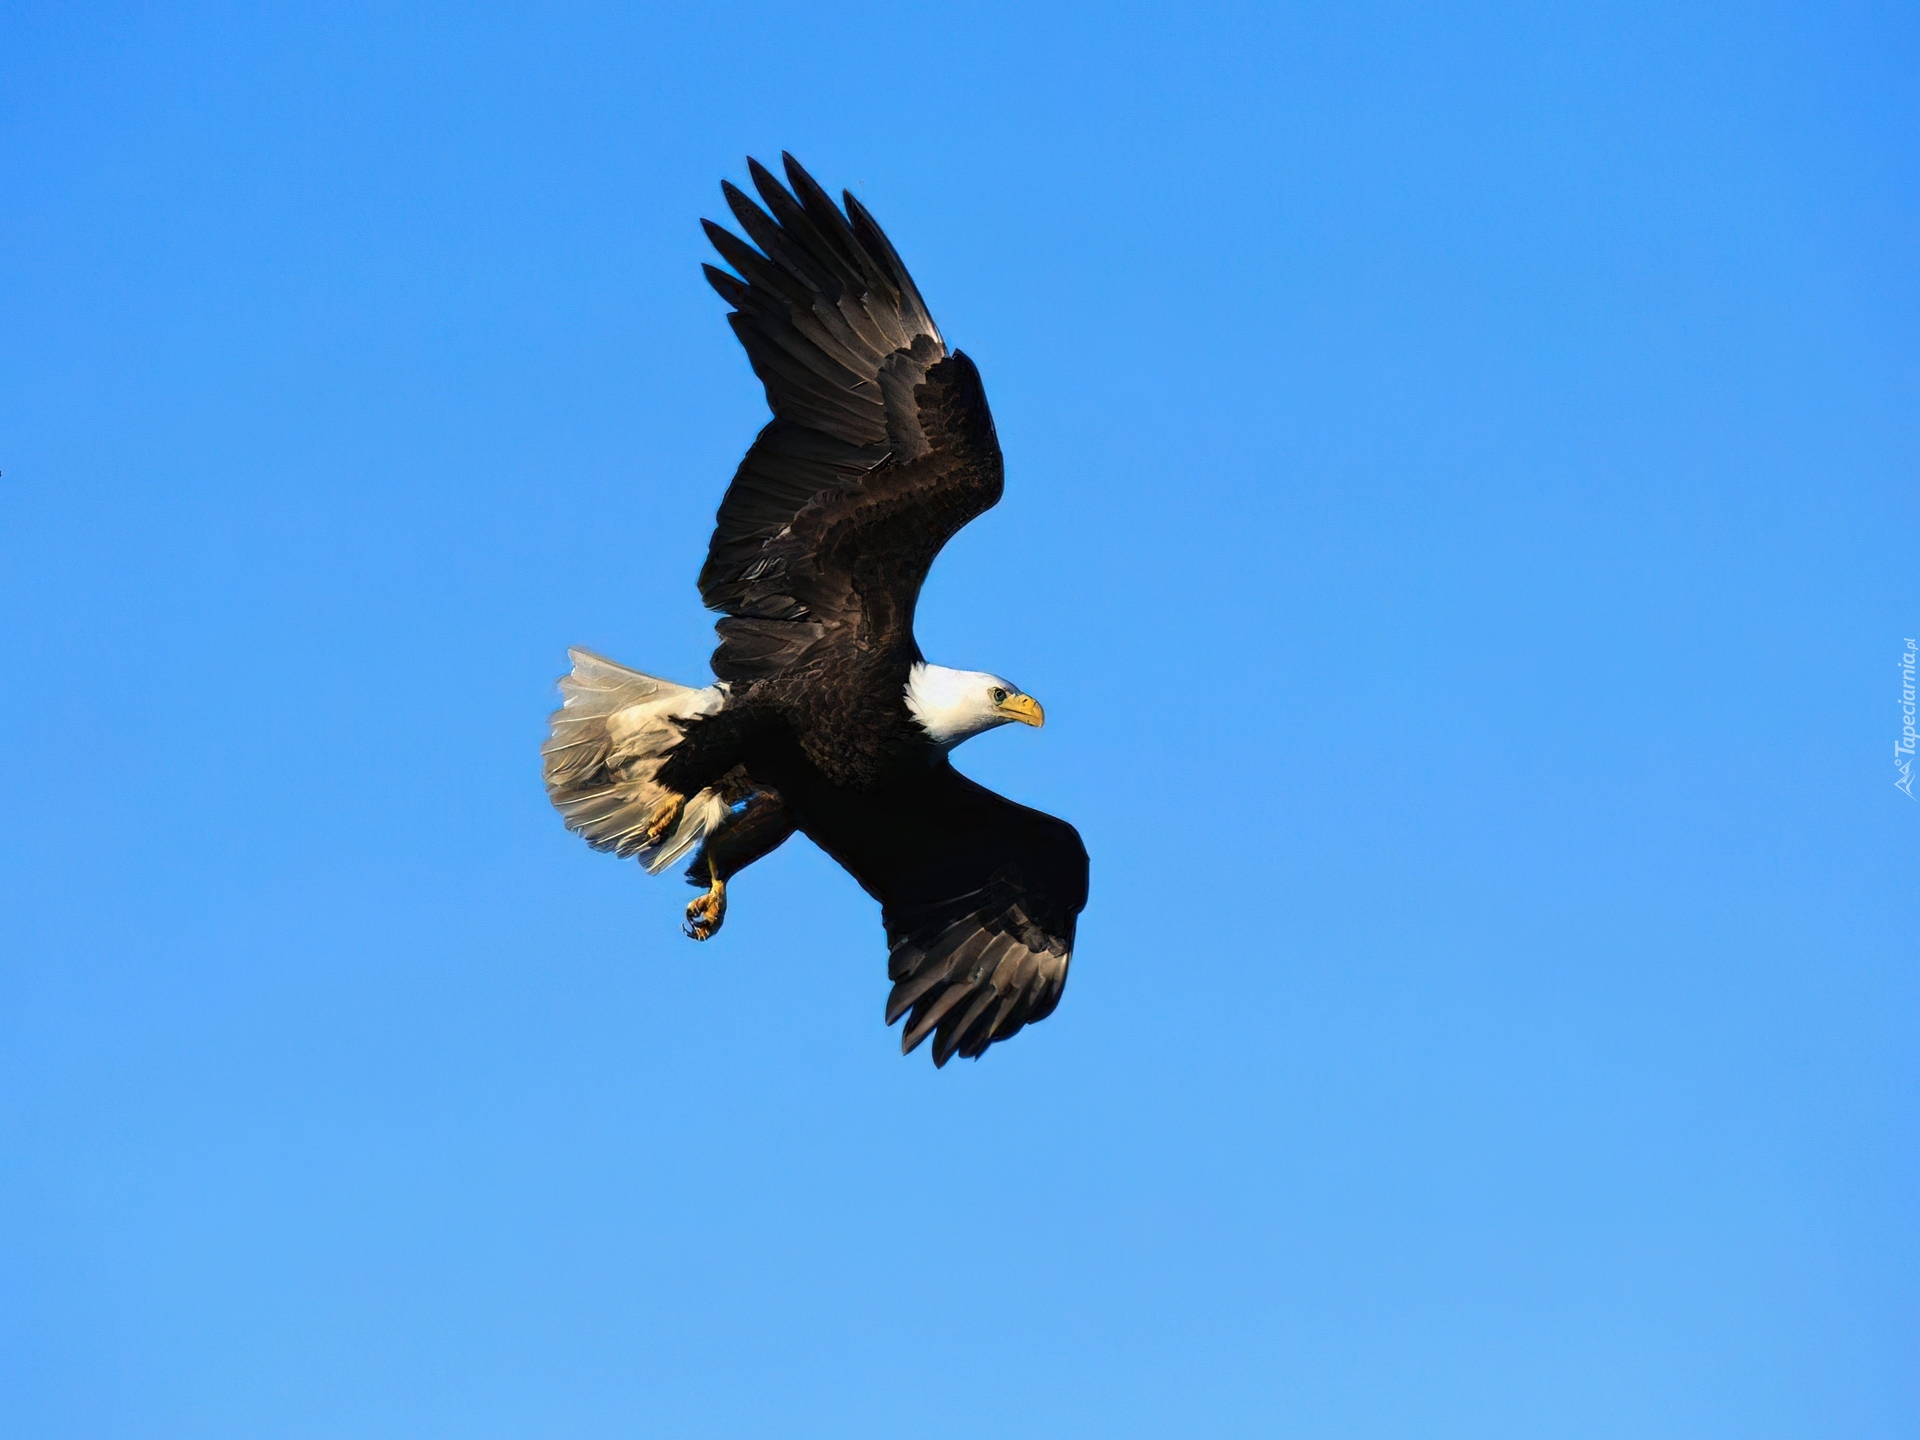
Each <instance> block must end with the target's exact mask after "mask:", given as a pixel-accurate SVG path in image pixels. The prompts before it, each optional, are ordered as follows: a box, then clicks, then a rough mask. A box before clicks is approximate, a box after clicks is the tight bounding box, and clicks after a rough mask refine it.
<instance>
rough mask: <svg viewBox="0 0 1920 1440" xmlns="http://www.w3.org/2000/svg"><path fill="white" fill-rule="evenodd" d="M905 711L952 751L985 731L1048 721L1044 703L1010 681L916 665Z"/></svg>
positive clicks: (980, 673) (974, 672) (910, 675)
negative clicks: (1013, 722) (997, 726)
mask: <svg viewBox="0 0 1920 1440" xmlns="http://www.w3.org/2000/svg"><path fill="white" fill-rule="evenodd" d="M907 709H908V710H909V711H910V712H911V713H912V715H913V718H914V719H916V720H918V721H919V722H920V726H921V728H922V729H924V730H925V731H926V732H927V734H928V735H930V736H932V737H933V743H934V744H936V745H938V746H940V747H941V748H942V749H945V750H951V749H952V748H953V747H954V746H955V745H958V744H959V743H960V742H961V741H962V740H970V739H972V738H973V737H974V736H975V735H978V734H980V733H981V732H982V731H984V730H991V729H993V728H994V727H995V726H996V725H1005V724H1007V723H1009V722H1010V721H1015V720H1017V721H1019V722H1020V723H1021V724H1022V725H1042V724H1045V723H1046V719H1047V716H1046V712H1045V711H1044V710H1042V709H1041V708H1040V702H1039V701H1038V700H1036V699H1034V698H1033V697H1032V696H1031V695H1028V694H1026V693H1024V692H1023V691H1022V690H1021V689H1020V687H1019V686H1018V685H1016V684H1014V683H1013V682H1012V681H1011V680H1002V679H1001V678H1000V677H999V676H998V675H989V674H987V673H986V672H985V671H982V670H949V669H947V667H946V666H944V665H928V664H925V663H921V664H918V665H915V666H914V667H913V669H912V670H911V671H910V672H908V675H907Z"/></svg>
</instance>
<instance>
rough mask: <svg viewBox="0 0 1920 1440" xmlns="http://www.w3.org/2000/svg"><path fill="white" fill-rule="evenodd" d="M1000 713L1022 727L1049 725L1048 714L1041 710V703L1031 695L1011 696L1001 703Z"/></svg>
mask: <svg viewBox="0 0 1920 1440" xmlns="http://www.w3.org/2000/svg"><path fill="white" fill-rule="evenodd" d="M1000 713H1001V714H1002V715H1004V716H1006V717H1007V718H1008V719H1009V720H1018V721H1019V722H1020V723H1021V724H1022V725H1044V724H1046V723H1047V712H1046V711H1044V710H1042V709H1041V708H1040V702H1039V701H1038V700H1036V699H1034V698H1033V696H1031V695H1009V696H1008V697H1007V698H1006V699H1005V700H1002V701H1001V702H1000Z"/></svg>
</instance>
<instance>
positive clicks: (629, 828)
mask: <svg viewBox="0 0 1920 1440" xmlns="http://www.w3.org/2000/svg"><path fill="white" fill-rule="evenodd" d="M567 655H568V658H570V659H571V660H572V661H573V673H572V674H571V675H568V676H565V677H564V678H563V679H562V680H561V681H560V694H561V695H562V697H564V699H563V703H562V704H561V706H560V708H559V709H558V710H556V711H554V712H553V715H552V717H551V720H550V722H549V723H550V724H551V726H552V734H551V735H550V736H549V737H548V739H547V743H546V744H544V745H542V746H541V747H540V753H541V755H542V756H543V757H545V761H544V766H543V769H544V772H545V776H546V782H547V798H548V799H550V800H552V801H553V806H554V809H556V810H558V811H559V812H560V815H561V818H562V819H564V820H565V821H566V823H567V828H568V829H569V830H571V831H573V832H574V833H575V834H576V835H579V836H580V837H581V838H582V839H584V840H585V841H586V842H587V843H588V844H589V845H591V846H593V848H594V849H596V850H611V851H612V852H613V853H614V854H615V855H618V856H620V857H622V858H623V859H624V858H626V857H628V856H634V857H637V858H638V859H639V861H640V863H641V864H642V865H644V866H646V867H647V871H648V873H649V874H657V873H659V872H660V871H661V870H664V869H665V868H666V867H667V866H669V865H671V864H672V863H673V862H674V861H675V860H678V859H679V858H680V857H681V856H682V855H684V854H686V853H687V851H689V850H691V849H692V848H693V847H694V846H695V845H697V844H698V843H699V842H700V839H701V837H702V836H704V835H705V834H706V833H707V832H708V831H709V830H711V829H712V828H713V827H714V826H716V825H718V824H719V823H720V821H721V820H722V819H723V818H724V817H725V816H726V813H727V803H726V801H725V800H723V799H721V798H720V796H719V795H717V794H715V793H714V792H713V791H712V790H702V791H701V792H700V793H699V794H698V795H693V796H690V797H688V799H687V803H686V808H685V809H684V810H682V811H681V814H680V819H679V822H678V823H677V824H675V826H674V827H673V829H672V830H671V831H669V832H668V833H667V834H666V835H665V836H664V837H663V838H662V839H661V840H660V842H659V843H658V844H656V845H649V844H647V831H648V830H649V829H650V828H651V827H652V825H653V823H654V821H655V820H656V819H657V818H658V817H659V815H660V814H661V812H662V810H663V809H664V808H665V807H666V806H667V805H668V804H669V803H670V802H671V800H672V799H673V796H672V794H671V792H669V791H668V790H667V789H666V787H664V786H662V785H660V784H659V783H657V780H656V777H657V776H658V775H659V773H660V765H661V762H662V761H663V760H664V759H665V758H666V754H667V752H668V751H669V750H671V749H672V748H673V747H674V746H675V745H677V744H679V743H680V738H681V735H682V733H683V732H682V730H681V728H680V725H679V724H678V723H677V722H679V721H682V720H687V719H692V718H694V717H696V716H702V715H712V714H714V713H716V712H717V711H719V710H720V709H722V708H723V707H724V706H725V705H726V703H727V691H726V687H725V686H724V685H709V686H707V687H706V688H705V689H703V690H695V689H692V688H691V687H689V686H686V685H675V684H674V683H673V682H672V681H670V680H661V679H659V678H657V677H655V676H652V675H643V674H641V673H640V672H639V671H638V670H629V669H628V668H627V667H626V666H624V665H616V664H615V663H614V662H613V661H611V660H608V659H606V658H605V657H604V656H600V655H596V654H594V653H593V652H592V651H591V650H569V651H568V652H567Z"/></svg>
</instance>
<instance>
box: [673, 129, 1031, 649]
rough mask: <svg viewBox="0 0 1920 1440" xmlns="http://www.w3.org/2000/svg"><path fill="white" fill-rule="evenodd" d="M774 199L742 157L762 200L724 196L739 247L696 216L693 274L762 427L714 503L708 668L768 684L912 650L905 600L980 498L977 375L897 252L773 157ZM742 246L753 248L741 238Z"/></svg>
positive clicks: (983, 473)
mask: <svg viewBox="0 0 1920 1440" xmlns="http://www.w3.org/2000/svg"><path fill="white" fill-rule="evenodd" d="M784 158H785V162H786V171H787V178H788V181H789V182H790V183H791V185H792V187H793V188H792V190H791V191H789V190H788V189H786V188H785V187H784V186H782V185H781V184H780V182H779V181H778V180H776V179H775V178H774V177H773V175H772V174H771V173H769V172H768V171H767V170H766V168H765V167H764V166H762V165H760V164H759V163H758V162H756V161H749V162H748V168H749V171H750V173H751V174H752V177H753V183H754V188H755V189H757V190H758V191H759V192H760V196H761V199H762V200H763V201H764V202H765V204H766V209H764V210H763V209H761V208H760V206H758V205H756V204H754V202H753V201H752V200H751V199H749V198H748V197H747V196H746V195H745V194H743V193H742V192H741V191H739V190H738V189H736V188H734V187H733V186H731V185H726V186H723V187H722V188H723V190H724V191H725V194H726V198H727V204H728V206H729V208H730V209H731V210H732V212H733V215H734V218H735V219H736V220H737V221H738V222H739V224H740V227H741V228H742V229H743V230H745V231H746V233H747V235H748V237H749V238H750V239H751V240H752V241H753V244H752V245H749V244H747V243H746V242H745V241H743V240H741V239H739V238H738V237H737V236H735V235H733V234H731V233H729V232H728V231H726V230H724V229H722V228H721V227H720V226H718V225H715V224H713V223H712V222H711V221H708V222H706V230H707V234H708V236H709V237H710V238H711V239H712V241H713V244H714V248H715V249H717V250H718V251H719V252H720V255H721V258H723V259H724V260H725V261H726V262H727V263H728V264H729V265H731V266H732V267H733V268H734V269H735V270H736V271H737V272H739V273H738V275H729V274H727V273H726V272H725V271H723V270H719V269H716V268H714V267H713V266H711V265H709V266H707V267H706V274H707V279H708V280H709V281H710V282H711V283H712V285H713V288H714V289H715V290H717V291H719V293H720V295H721V297H722V298H723V299H725V300H726V301H727V302H728V303H729V304H730V305H732V306H733V307H734V308H733V313H732V314H731V315H730V316H729V317H728V320H729V322H730V323H731V324H732V326H733V330H734V333H735V334H736V335H738V336H739V337H740V343H741V344H742V346H744V347H745V349H746V352H747V358H748V359H749V361H751V362H752V365H753V369H754V373H755V374H757V375H758V376H759V377H760V380H761V382H762V384H764V385H765V387H766V392H767V405H768V407H769V408H770V409H771V410H772V411H773V420H772V422H771V423H770V424H768V425H767V427H766V428H765V429H764V430H762V431H761V432H760V435H759V437H758V438H757V439H756V440H755V441H754V443H753V446H752V448H751V449H749V450H748V451H747V454H746V458H745V459H744V460H742V461H741V462H740V468H739V470H738V471H737V472H736V473H735V474H734V477H733V483H732V484H731V485H730V486H729V487H728V489H727V493H726V497H725V498H724V499H723V500H722V501H721V503H720V511H719V514H718V516H717V517H716V524H715V528H714V532H713V540H712V542H711V544H710V545H709V547H708V551H707V562H706V565H705V566H704V567H703V568H702V569H701V571H700V594H701V598H702V599H703V600H705V602H706V603H707V605H708V607H709V608H711V609H715V610H719V611H722V612H723V613H724V614H726V615H727V616H728V617H729V618H728V619H725V620H722V621H721V622H720V624H719V627H718V628H719V631H720V637H721V646H720V649H719V650H718V651H717V652H716V653H715V655H714V673H715V674H716V675H718V676H719V677H720V678H721V679H723V680H747V679H756V678H760V677H764V676H768V675H775V674H779V673H781V672H783V671H786V670H789V669H792V668H794V667H796V666H799V665H802V664H806V663H810V662H812V661H813V660H815V659H817V658H818V657H819V656H820V654H821V652H822V651H823V649H831V648H834V647H837V646H840V645H845V644H853V645H857V646H859V647H861V648H863V649H866V650H870V651H873V650H878V651H882V652H886V651H890V650H896V649H897V650H903V651H912V653H913V654H914V655H915V656H917V654H918V652H917V651H913V650H912V647H913V607H914V603H915V601H916V600H917V599H918V596H919V591H920V585H921V583H922V582H923V581H924V580H925V578H926V573H927V568H928V567H929V566H930V565H931V564H932V563H933V558H934V556H935V555H937V554H938V553H939V551H940V547H941V546H942V545H944V544H945V543H946V541H947V540H948V538H949V537H951V536H952V535H953V534H954V532H955V531H957V530H959V529H960V527H961V526H963V525H965V524H966V523H967V521H969V520H971V519H972V518H973V517H974V516H975V515H978V514H979V513H980V512H981V511H983V510H986V509H987V508H989V507H990V506H992V505H993V504H994V502H995V501H997V500H998V499H999V498H1000V487H1001V462H1000V447H999V442H998V441H997V440H996V438H995V436H994V432H993V416H992V414H991V412H990V411H989V410H988V409H987V402H986V395H985V392H984V391H983V390H982V389H981V386H980V377H979V373H978V372H977V371H976V370H975V369H974V367H973V363H972V362H971V361H969V360H968V359H967V358H966V356H964V355H962V354H960V353H958V352H955V353H953V354H949V353H948V352H947V348H946V342H945V341H944V340H942V339H941V337H940V332H939V329H938V328H937V327H936V326H935V325H934V323H933V317H932V316H931V315H929V314H928V313H927V307H926V302H925V301H923V300H922V299H921V298H920V292H919V290H918V289H917V288H916V287H915V286H914V283H913V279H912V277H911V276H910V275H908V274H907V270H906V267H905V266H904V265H902V264H901V263H900V257H899V256H898V255H897V254H896V253H895V252H894V249H893V246H892V245H891V244H890V243H889V242H888V240H887V237H886V236H885V235H884V234H883V233H882V232H881V230H880V227H879V226H878V225H876V224H875V223H874V221H873V217H872V216H870V215H869V214H867V212H866V210H865V208H864V207H863V206H862V205H861V204H860V202H859V201H858V200H855V199H854V198H853V196H852V195H850V194H849V195H847V196H845V206H846V208H845V210H844V212H843V211H842V210H841V209H840V208H839V207H836V206H835V205H834V203H833V201H832V200H830V199H829V198H828V197H827V194H826V192H825V191H824V190H822V189H821V188H820V187H819V185H817V184H816V183H815V182H814V180H813V177H812V176H810V175H808V174H807V172H806V171H805V170H803V169H801V168H800V165H799V164H798V163H797V162H796V161H795V160H794V159H793V157H792V156H791V155H788V156H785V157H784ZM756 246H757V247H758V248H757V249H756V248H755V247H756Z"/></svg>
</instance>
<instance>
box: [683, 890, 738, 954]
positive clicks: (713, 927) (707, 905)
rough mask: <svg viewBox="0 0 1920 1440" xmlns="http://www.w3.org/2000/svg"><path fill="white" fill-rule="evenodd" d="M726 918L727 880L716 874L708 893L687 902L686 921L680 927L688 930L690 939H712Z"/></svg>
mask: <svg viewBox="0 0 1920 1440" xmlns="http://www.w3.org/2000/svg"><path fill="white" fill-rule="evenodd" d="M726 918H727V882H726V881H724V880H722V879H721V878H720V877H719V876H718V875H716V876H714V877H713V884H712V885H710V886H708V887H707V893H706V894H704V895H699V896H696V897H695V898H694V899H692V900H690V901H688V902H687V919H686V923H685V924H684V925H682V926H681V927H680V928H681V929H682V930H684V931H686V932H687V936H688V938H689V939H693V940H711V939H712V938H713V937H714V935H715V934H717V933H718V932H719V929H720V925H721V922H723V921H724V920H725V919H726Z"/></svg>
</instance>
